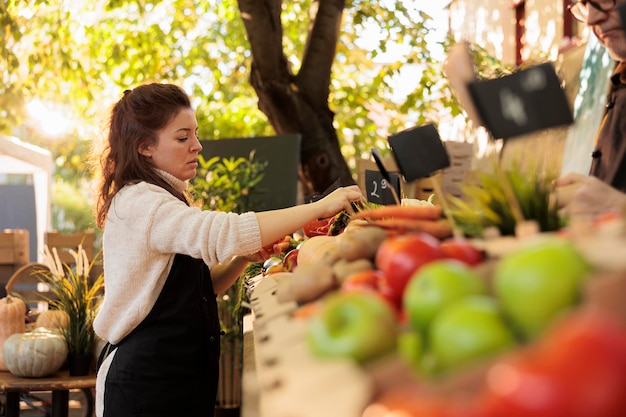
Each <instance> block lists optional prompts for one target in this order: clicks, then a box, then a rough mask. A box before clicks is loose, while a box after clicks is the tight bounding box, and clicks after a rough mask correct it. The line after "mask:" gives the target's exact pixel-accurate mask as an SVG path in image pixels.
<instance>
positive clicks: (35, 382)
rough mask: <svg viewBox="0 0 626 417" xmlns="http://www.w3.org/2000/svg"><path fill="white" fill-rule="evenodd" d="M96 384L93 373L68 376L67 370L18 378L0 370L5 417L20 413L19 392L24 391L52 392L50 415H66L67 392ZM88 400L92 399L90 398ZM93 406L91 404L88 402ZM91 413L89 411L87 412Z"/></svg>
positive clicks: (55, 416)
mask: <svg viewBox="0 0 626 417" xmlns="http://www.w3.org/2000/svg"><path fill="white" fill-rule="evenodd" d="M95 386H96V375H95V374H94V373H92V374H89V375H86V376H69V373H68V371H67V370H65V371H60V372H57V373H56V374H53V375H51V376H48V377H43V378H20V377H18V376H15V375H13V374H11V373H10V372H6V371H5V372H0V392H4V393H6V399H7V404H6V414H5V415H6V417H18V416H19V415H20V394H21V393H24V392H38V391H39V392H41V391H48V392H50V391H51V392H52V414H51V417H67V416H68V413H69V404H68V403H69V392H70V390H73V389H92V388H95ZM88 400H90V401H93V397H92V398H88ZM88 406H89V407H93V404H89V405H88ZM89 415H91V413H89Z"/></svg>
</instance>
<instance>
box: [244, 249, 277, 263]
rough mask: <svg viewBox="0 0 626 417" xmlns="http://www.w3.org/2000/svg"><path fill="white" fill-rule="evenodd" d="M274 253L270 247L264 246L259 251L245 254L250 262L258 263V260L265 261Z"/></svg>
mask: <svg viewBox="0 0 626 417" xmlns="http://www.w3.org/2000/svg"><path fill="white" fill-rule="evenodd" d="M272 255H274V253H273V252H272V250H271V249H269V248H263V249H261V250H260V251H258V252H254V253H251V254H249V255H246V256H243V258H244V259H246V260H247V261H248V262H252V263H257V262H265V261H266V260H268V259H269V258H271V257H272Z"/></svg>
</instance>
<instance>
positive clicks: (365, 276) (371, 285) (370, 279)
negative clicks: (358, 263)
mask: <svg viewBox="0 0 626 417" xmlns="http://www.w3.org/2000/svg"><path fill="white" fill-rule="evenodd" d="M379 277H380V272H379V271H376V270H375V269H366V270H365V271H361V272H357V273H355V274H352V275H350V276H349V277H348V278H347V279H346V280H345V281H344V282H343V283H342V284H341V290H342V291H355V290H357V291H360V290H365V291H371V292H376V291H378V280H379Z"/></svg>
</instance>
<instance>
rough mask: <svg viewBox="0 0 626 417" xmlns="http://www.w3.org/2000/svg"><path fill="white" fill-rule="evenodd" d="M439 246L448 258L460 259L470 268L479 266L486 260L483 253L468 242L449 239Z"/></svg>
mask: <svg viewBox="0 0 626 417" xmlns="http://www.w3.org/2000/svg"><path fill="white" fill-rule="evenodd" d="M439 246H440V247H441V250H442V251H443V253H444V256H445V257H446V258H452V259H458V260H459V261H461V262H463V263H465V264H467V265H470V266H473V265H478V264H479V263H481V262H482V261H483V260H484V259H485V254H484V253H483V251H481V250H480V249H478V248H477V247H476V246H474V245H472V244H471V243H470V242H468V241H466V240H462V239H454V238H453V239H447V240H444V241H443V242H441V244H440V245H439Z"/></svg>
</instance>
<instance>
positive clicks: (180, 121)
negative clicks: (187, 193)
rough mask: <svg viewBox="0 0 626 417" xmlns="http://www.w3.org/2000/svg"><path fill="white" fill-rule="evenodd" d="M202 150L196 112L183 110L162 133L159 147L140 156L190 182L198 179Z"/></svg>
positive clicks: (159, 136)
mask: <svg viewBox="0 0 626 417" xmlns="http://www.w3.org/2000/svg"><path fill="white" fill-rule="evenodd" d="M201 150H202V145H201V144H200V141H199V140H198V123H197V121H196V114H195V113H194V111H193V110H192V109H182V110H181V111H180V112H178V114H177V115H176V116H175V117H174V118H173V119H172V121H171V122H169V123H168V124H167V125H166V126H165V127H164V128H163V129H161V130H160V131H159V132H158V141H157V143H156V144H153V145H150V146H148V147H146V148H144V149H140V150H139V153H141V154H142V155H144V156H146V157H148V158H150V159H151V160H152V164H153V165H154V166H155V167H156V168H158V169H161V170H163V171H166V172H168V173H170V174H172V175H173V176H175V177H176V178H178V179H179V180H182V181H186V180H189V179H191V178H193V177H195V176H196V168H198V153H200V151H201Z"/></svg>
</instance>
